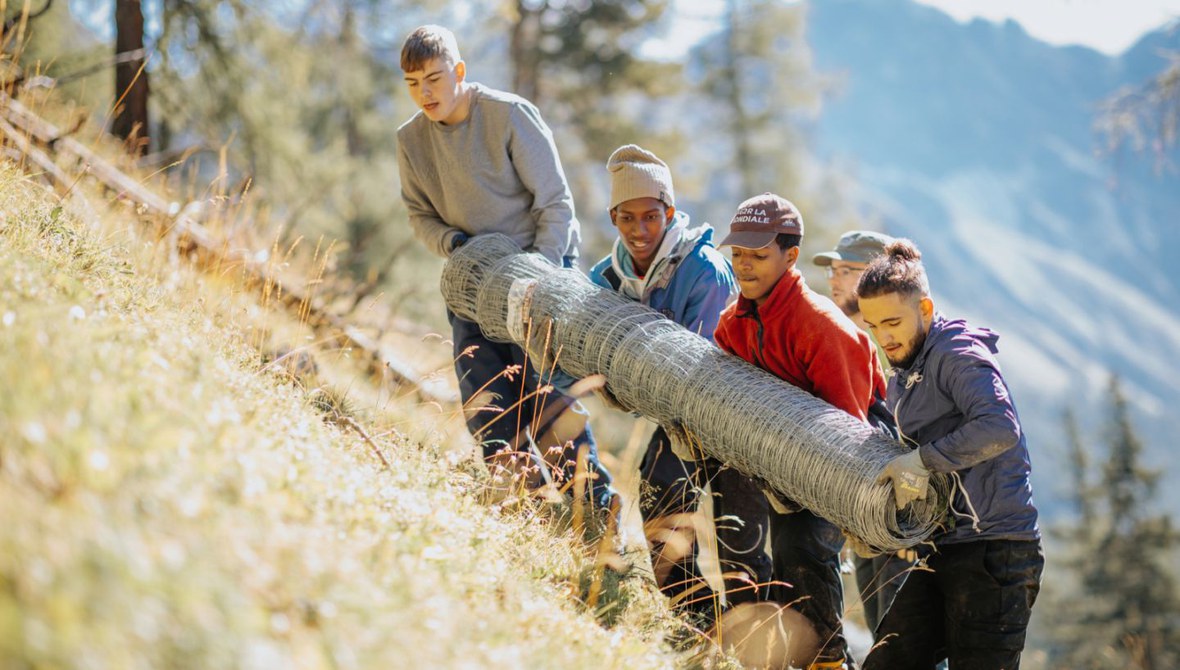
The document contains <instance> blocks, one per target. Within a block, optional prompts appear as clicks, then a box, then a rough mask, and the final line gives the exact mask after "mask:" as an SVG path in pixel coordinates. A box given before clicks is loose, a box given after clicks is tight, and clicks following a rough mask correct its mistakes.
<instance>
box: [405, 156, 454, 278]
mask: <svg viewBox="0 0 1180 670" xmlns="http://www.w3.org/2000/svg"><path fill="white" fill-rule="evenodd" d="M397 168H398V169H397V171H398V176H399V177H400V179H401V186H402V201H403V202H404V203H405V204H406V210H407V211H408V212H409V215H410V227H411V228H412V229H413V230H414V236H415V237H417V238H418V240H419V241H421V242H422V243H423V244H425V245H426V248H427V249H429V250H431V251H433V252H434V253H436V254H438V255H439V256H442V257H444V258H445V257H446V256H447V255H448V252H449V251H450V248H451V239H452V238H453V237H454V236H455V235H457V234H458V233H459V232H461V231H460V230H459V229H458V228H454V227H451V226H448V225H447V224H446V223H445V222H444V221H443V220H442V217H440V216H439V215H438V211H436V210H435V209H434V205H432V204H431V203H430V198H429V197H427V195H426V191H425V190H424V189H423V188H422V183H421V182H420V181H419V180H418V173H417V172H416V171H415V170H414V166H413V165H411V163H410V158H409V155H408V154H407V153H406V148H405V145H404V143H403V140H402V138H400V137H399V138H398V143H397Z"/></svg>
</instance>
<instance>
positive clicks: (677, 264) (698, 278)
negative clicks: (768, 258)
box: [590, 212, 737, 342]
mask: <svg viewBox="0 0 1180 670" xmlns="http://www.w3.org/2000/svg"><path fill="white" fill-rule="evenodd" d="M672 225H673V226H683V227H684V229H683V230H682V232H681V233H680V242H679V243H677V244H676V246H675V247H674V248H673V249H672V250H671V251H670V252H669V253H668V254H667V255H666V256H663V257H661V258H658V259H656V261H655V263H654V264H653V266H652V267H651V268H650V269H649V271H648V274H649V275H650V276H649V278H648V280H647V288H646V290H645V291H644V295H643V297H642V299H641V300H640V302H642V303H643V304H645V305H647V306H648V307H650V308H652V309H654V310H656V311H658V312H660V313H661V314H663V315H664V316H666V317H668V318H669V319H672V320H673V321H675V322H676V323H679V324H680V325H682V326H684V327H685V328H687V329H689V330H691V331H692V332H694V333H697V334H699V335H700V336H701V337H703V338H705V339H707V340H709V341H710V342H712V341H713V331H714V330H716V329H717V319H718V317H720V316H721V310H723V309H725V304H726V303H727V302H728V301H729V299H730V297H732V296H733V295H734V294H735V293H737V282H736V281H735V280H734V277H733V268H732V267H731V266H730V264H729V259H727V258H726V257H725V256H723V255H722V254H721V252H719V251H717V249H716V248H715V247H714V246H713V228H712V226H710V225H708V224H704V225H701V226H698V227H696V228H689V227H688V225H689V220H688V215H687V214H685V213H683V212H677V213H676V217H675V218H674V219H673V223H672ZM616 245H617V246H620V247H621V245H619V244H618V243H617V242H616ZM616 251H618V249H616ZM622 253H626V251H625V250H622ZM613 256H614V254H613V253H612V254H611V255H608V256H607V257H606V258H603V259H602V260H600V261H598V262H597V263H595V264H594V267H593V268H591V270H590V281H592V282H594V283H595V284H597V285H599V286H601V287H603V288H608V289H611V290H615V291H617V290H619V285H620V278H619V275H618V272H617V270H616V269H615V267H614V264H613V263H612V257H613Z"/></svg>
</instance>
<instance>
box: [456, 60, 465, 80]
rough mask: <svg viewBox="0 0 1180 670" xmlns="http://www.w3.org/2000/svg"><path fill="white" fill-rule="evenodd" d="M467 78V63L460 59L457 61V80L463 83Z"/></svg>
mask: <svg viewBox="0 0 1180 670" xmlns="http://www.w3.org/2000/svg"><path fill="white" fill-rule="evenodd" d="M466 78H467V63H465V62H463V61H459V62H458V63H455V81H457V82H459V83H462V82H463V80H465V79H466Z"/></svg>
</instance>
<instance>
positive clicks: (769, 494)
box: [762, 489, 803, 514]
mask: <svg viewBox="0 0 1180 670" xmlns="http://www.w3.org/2000/svg"><path fill="white" fill-rule="evenodd" d="M762 493H763V494H765V495H766V501H767V502H769V503H770V508H771V509H773V510H774V511H776V512H778V513H779V514H794V513H795V512H798V511H799V510H801V509H803V506H802V505H800V504H799V503H797V502H795V501H794V500H789V499H786V498H780V497H779V495H778V494H777V493H775V492H774V491H771V490H770V489H762Z"/></svg>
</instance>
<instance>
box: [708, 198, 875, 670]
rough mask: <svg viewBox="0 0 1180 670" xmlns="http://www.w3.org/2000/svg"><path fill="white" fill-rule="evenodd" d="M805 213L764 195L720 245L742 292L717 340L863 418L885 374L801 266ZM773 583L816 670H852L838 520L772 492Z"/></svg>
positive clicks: (773, 593) (745, 208) (741, 210)
mask: <svg viewBox="0 0 1180 670" xmlns="http://www.w3.org/2000/svg"><path fill="white" fill-rule="evenodd" d="M802 240H803V216H802V215H801V214H800V213H799V210H798V209H797V208H796V207H795V205H793V204H791V202H789V201H788V200H786V199H784V198H782V197H780V196H777V195H774V194H772V193H764V194H762V195H760V196H757V197H754V198H750V199H749V200H746V201H745V202H743V203H742V204H741V205H740V206H739V207H738V210H737V213H736V214H734V217H733V220H732V221H731V222H730V233H729V235H728V236H727V237H726V238H725V239H724V240H722V241H721V244H720V246H722V247H726V246H728V247H731V248H732V252H733V270H734V275H735V276H736V278H737V281H738V287H739V289H740V290H741V295H740V296H739V297H738V300H737V301H736V302H735V303H733V304H732V305H730V306H729V307H727V308H726V309H725V311H724V312H722V313H721V319H720V321H719V322H718V324H717V331H716V333H715V335H714V339H715V340H716V342H717V345H718V346H720V347H721V348H722V349H724V350H725V351H727V352H729V353H731V354H734V355H736V356H739V357H741V358H742V359H744V360H746V361H748V362H750V363H752V364H754V365H756V366H758V367H760V368H762V369H763V370H766V371H767V372H770V373H772V374H774V375H775V376H777V377H779V378H780V379H783V380H785V381H788V382H790V383H791V384H794V385H795V386H797V387H799V388H801V389H803V390H804V391H807V392H808V393H811V394H812V395H815V396H817V397H819V398H821V399H823V400H825V401H827V402H828V403H830V404H832V405H834V406H836V407H838V408H840V409H842V410H844V411H846V412H848V413H849V414H851V415H852V416H854V417H856V418H858V419H860V420H861V421H866V420H867V418H868V411H869V407H870V405H871V404H872V403H873V399H874V397H878V396H879V397H883V396H884V394H885V375H884V373H883V372H882V371H881V366H880V364H879V363H878V362H877V357H876V355H875V350H874V346H873V343H872V341H871V340H870V339H869V336H868V335H867V334H866V333H865V332H864V331H862V330H861V329H859V328H857V327H856V325H855V324H854V323H852V321H851V320H849V318H848V317H847V316H845V315H844V313H843V312H841V311H840V308H838V307H837V306H836V305H835V303H833V302H832V301H831V300H829V299H828V298H826V297H824V296H821V295H819V294H818V293H815V292H814V291H812V290H811V289H810V288H809V287H808V286H807V282H806V281H804V279H803V275H802V274H800V272H799V270H798V269H797V268H796V267H795V264H796V261H798V259H799V243H800V242H801V241H802ZM768 497H769V498H770V503H771V507H772V508H773V509H772V511H771V512H770V542H771V561H772V565H773V575H774V583H773V586H772V588H771V589H770V594H769V596H770V599H771V600H774V601H776V602H779V603H783V604H789V606H790V607H792V608H795V609H798V611H799V612H800V613H801V614H803V615H804V616H805V617H807V619H808V620H809V621H810V622H811V624H812V625H813V626H814V627H815V629H816V633H817V634H818V636H819V639H820V641H821V644H822V646H821V648H820V650H819V653H818V654H817V656H816V657H815V658H814V659H811V665H809V666H808V667H809V668H851V667H853V663H854V662H853V660H852V657H851V656H850V655H849V653H848V645H847V642H846V640H845V639H844V627H843V621H842V618H841V615H842V613H843V610H844V604H843V599H844V594H843V587H842V586H841V582H840V571H839V568H840V559H839V554H840V549H841V548H842V547H843V545H844V537H843V534H842V533H841V531H840V529H839V528H837V527H836V526H835V525H833V524H832V523H831V522H829V521H827V520H825V519H822V518H820V517H818V516H816V515H814V514H812V513H811V512H810V511H808V510H806V509H803V508H802V507H800V506H799V505H798V504H795V503H794V502H793V501H790V500H778V499H777V498H776V497H775V496H773V495H770V494H768Z"/></svg>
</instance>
